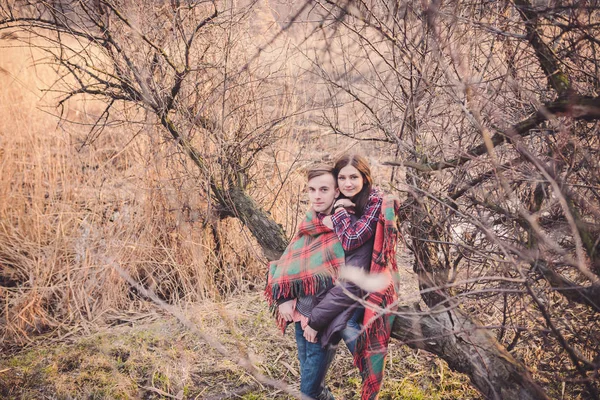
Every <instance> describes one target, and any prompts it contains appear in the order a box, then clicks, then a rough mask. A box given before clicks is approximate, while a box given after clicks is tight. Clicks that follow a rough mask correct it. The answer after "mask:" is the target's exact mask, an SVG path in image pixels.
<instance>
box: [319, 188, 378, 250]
mask: <svg viewBox="0 0 600 400" xmlns="http://www.w3.org/2000/svg"><path fill="white" fill-rule="evenodd" d="M382 202H383V197H382V196H380V195H379V194H378V193H376V192H373V193H371V196H370V197H369V202H368V203H367V206H366V207H365V211H364V212H363V215H362V216H361V217H360V218H359V219H358V220H357V221H356V222H355V223H352V220H351V219H350V214H349V213H348V211H346V209H345V208H340V209H338V210H337V211H336V212H335V214H334V215H333V216H332V217H331V221H332V222H333V228H334V230H335V233H336V234H337V236H338V238H339V239H340V242H341V243H342V247H343V248H344V250H345V251H349V250H354V249H356V248H358V247H360V246H362V245H363V244H364V243H365V242H366V241H367V240H369V239H371V237H373V235H375V228H376V227H377V221H378V220H379V214H380V213H381V203H382Z"/></svg>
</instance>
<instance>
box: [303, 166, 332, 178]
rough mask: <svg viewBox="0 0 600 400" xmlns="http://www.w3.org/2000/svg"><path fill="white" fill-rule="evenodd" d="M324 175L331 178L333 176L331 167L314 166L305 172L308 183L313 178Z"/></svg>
mask: <svg viewBox="0 0 600 400" xmlns="http://www.w3.org/2000/svg"><path fill="white" fill-rule="evenodd" d="M326 174H330V175H331V176H334V175H333V166H329V165H325V164H319V165H315V166H313V167H311V168H309V169H308V171H306V180H307V181H310V180H311V179H313V178H316V177H318V176H321V175H326Z"/></svg>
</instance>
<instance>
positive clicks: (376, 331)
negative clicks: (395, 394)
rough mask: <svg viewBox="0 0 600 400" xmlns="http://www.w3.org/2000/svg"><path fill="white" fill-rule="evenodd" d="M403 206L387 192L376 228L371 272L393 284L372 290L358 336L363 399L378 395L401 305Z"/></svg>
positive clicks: (357, 364) (356, 356) (357, 355)
mask: <svg viewBox="0 0 600 400" xmlns="http://www.w3.org/2000/svg"><path fill="white" fill-rule="evenodd" d="M399 207H400V202H399V200H398V199H397V198H395V197H393V196H386V197H385V198H384V199H383V203H382V205H381V214H380V217H379V221H378V223H377V228H376V230H375V239H374V240H375V243H374V245H373V258H372V262H371V271H370V273H372V274H386V275H388V277H389V282H390V284H389V286H388V287H387V288H386V289H384V290H382V291H381V292H372V293H370V294H369V295H368V296H367V300H366V301H367V305H366V307H365V316H364V320H363V324H364V326H365V331H364V332H363V334H361V335H360V336H359V338H358V341H357V346H356V352H355V355H354V362H355V364H356V366H357V367H358V369H359V370H360V374H361V376H362V380H363V383H362V392H361V399H362V400H372V399H377V397H378V395H379V390H380V388H381V383H382V381H383V372H384V366H385V358H386V355H387V349H388V343H389V341H390V335H391V332H392V324H393V322H394V315H393V313H391V312H393V311H394V310H395V309H396V308H397V304H396V302H397V299H398V295H397V287H398V281H399V276H398V265H397V263H396V244H397V243H398V236H399V230H398V224H397V219H398V217H397V215H398V209H399ZM369 305H370V307H369ZM382 309H385V311H382Z"/></svg>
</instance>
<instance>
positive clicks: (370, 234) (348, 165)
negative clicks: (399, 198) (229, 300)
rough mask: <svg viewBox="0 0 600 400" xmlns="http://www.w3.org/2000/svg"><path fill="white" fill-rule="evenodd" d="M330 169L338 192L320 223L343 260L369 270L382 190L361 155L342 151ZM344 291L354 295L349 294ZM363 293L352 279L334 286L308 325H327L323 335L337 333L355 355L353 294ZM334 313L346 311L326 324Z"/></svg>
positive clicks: (358, 309) (356, 309)
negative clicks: (330, 232) (331, 233)
mask: <svg viewBox="0 0 600 400" xmlns="http://www.w3.org/2000/svg"><path fill="white" fill-rule="evenodd" d="M333 173H334V176H335V178H336V180H337V184H338V189H339V190H340V193H341V195H340V197H339V198H338V199H337V200H336V201H335V202H334V204H333V207H334V208H333V210H334V214H333V216H327V217H325V218H324V219H323V224H324V225H326V226H328V227H329V228H331V229H333V230H334V231H335V233H336V235H337V236H338V238H339V240H340V242H341V244H342V247H343V249H344V252H345V254H346V261H345V264H346V265H347V266H352V267H357V268H360V269H362V270H364V271H366V272H369V270H370V267H371V258H372V254H373V240H374V236H375V229H376V227H377V221H378V220H379V214H380V212H381V204H382V200H383V196H382V193H381V192H380V191H379V190H377V189H374V188H373V179H372V176H371V169H370V168H369V164H368V162H367V160H366V159H365V157H363V156H360V155H358V154H354V155H351V154H346V155H343V156H342V157H340V158H339V159H338V160H337V161H336V162H335V165H334V167H333ZM346 291H348V292H350V293H351V294H352V295H353V296H348V295H347V294H346ZM364 295H365V293H364V292H363V291H362V290H361V289H360V288H359V287H358V286H356V285H355V284H353V283H351V282H348V283H346V284H344V285H342V286H338V287H337V288H334V289H333V290H331V291H330V292H329V293H328V294H327V297H326V299H325V301H324V302H322V304H321V306H319V307H316V308H315V309H313V312H312V315H311V318H310V322H309V325H310V326H311V327H313V328H315V329H316V330H321V329H323V328H324V327H326V326H328V329H327V331H326V332H325V334H324V335H323V336H324V337H325V338H328V337H330V336H333V335H336V334H337V333H339V334H340V335H341V336H342V337H343V338H344V341H345V342H346V346H347V347H348V350H350V352H351V353H352V354H353V355H354V353H355V346H356V338H357V336H358V334H359V333H360V330H361V326H360V324H359V321H360V319H361V318H362V314H363V308H362V306H361V305H360V303H358V302H357V301H356V300H355V298H356V297H363V296H364ZM353 297H354V298H353ZM332 307H335V308H337V312H332V310H331V308H332ZM337 314H342V315H345V318H344V317H341V318H338V319H336V321H339V324H329V323H330V321H328V320H327V318H326V317H327V316H331V315H337ZM346 321H347V323H346ZM340 324H341V325H340Z"/></svg>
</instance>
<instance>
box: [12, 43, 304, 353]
mask: <svg viewBox="0 0 600 400" xmlns="http://www.w3.org/2000/svg"><path fill="white" fill-rule="evenodd" d="M9 43H11V42H9ZM3 52H4V54H5V55H6V57H3V58H2V61H1V63H0V68H1V69H0V71H1V72H0V84H1V85H2V87H3V91H2V93H1V94H0V96H1V97H0V104H2V108H1V111H0V112H1V114H2V116H3V118H1V119H0V143H1V146H0V147H1V148H2V151H1V152H0V174H1V176H2V179H1V180H0V198H2V199H3V201H2V202H0V266H1V267H2V272H1V274H0V280H1V282H0V283H1V285H2V287H3V289H0V300H1V302H2V320H1V322H0V336H1V337H2V339H3V340H2V343H3V346H10V345H19V346H21V345H25V344H27V343H28V342H29V340H30V338H31V337H32V336H31V335H32V334H40V333H45V332H48V331H54V332H55V333H61V332H62V333H65V332H68V331H70V330H71V329H72V327H73V326H80V327H83V329H86V330H89V329H92V328H93V327H95V326H98V325H99V324H100V325H101V324H102V322H103V320H104V319H105V316H106V315H107V313H110V312H111V311H112V310H127V309H129V310H141V311H143V310H144V309H145V306H143V305H142V304H141V303H139V302H138V301H136V300H135V299H136V298H137V296H136V295H135V293H132V292H131V289H130V288H129V286H128V285H127V284H126V283H125V282H124V281H123V279H122V278H121V277H120V276H119V275H118V273H117V272H116V271H115V269H114V268H113V266H114V265H119V266H121V267H122V268H125V270H127V271H128V272H129V273H130V274H131V275H132V276H133V277H134V278H135V279H137V280H138V281H139V282H141V283H142V284H144V285H145V286H146V287H149V288H152V289H153V290H154V291H155V292H156V293H157V294H158V295H159V296H160V297H161V298H163V299H166V300H167V301H170V302H178V301H188V302H193V301H198V300H201V299H205V298H207V297H215V296H217V297H219V296H222V295H229V294H232V293H234V292H236V291H238V290H244V289H246V288H247V287H248V286H249V285H250V286H252V285H255V284H256V283H257V282H258V281H259V280H260V279H261V278H262V275H263V270H264V260H263V259H262V256H261V255H260V253H259V252H258V251H257V248H256V246H255V243H254V241H253V240H252V239H251V238H250V235H249V234H248V233H247V232H246V231H245V230H244V229H243V228H242V227H241V225H240V224H239V223H238V222H237V221H235V220H225V221H213V220H210V219H208V218H206V215H207V213H206V210H207V206H208V205H207V202H206V200H205V199H204V198H203V197H202V195H201V193H202V188H200V187H198V185H200V183H198V182H196V180H195V179H193V177H192V176H190V173H189V170H188V166H187V165H186V164H185V161H182V160H180V159H179V158H178V157H177V156H174V155H173V153H174V149H173V148H172V146H171V145H169V144H168V143H157V142H156V141H155V140H154V139H153V138H154V137H156V136H154V135H153V131H151V129H152V128H148V130H144V131H140V132H138V133H137V134H136V135H135V138H134V139H132V136H133V135H132V133H131V132H127V131H125V128H124V127H119V126H116V127H108V128H107V129H106V130H105V131H104V133H103V134H102V135H101V136H100V137H98V138H96V139H95V140H94V141H93V142H92V143H89V144H88V145H87V146H82V144H83V141H84V140H87V139H89V137H88V136H87V133H88V130H89V124H90V123H91V122H93V121H94V120H95V118H97V116H98V114H99V113H100V112H101V111H100V110H101V108H100V106H99V105H98V104H96V103H95V102H94V101H92V100H91V99H87V100H84V101H81V102H78V103H72V104H68V106H70V108H67V110H66V116H67V117H68V118H70V119H71V120H74V121H76V122H77V123H78V124H75V125H73V124H59V123H58V119H57V118H56V117H55V116H53V115H51V114H50V113H49V112H48V110H53V108H52V106H53V105H54V104H55V99H53V98H52V97H51V96H50V95H49V94H48V93H46V92H43V91H42V88H44V87H48V85H49V84H50V83H51V82H52V79H53V78H54V77H55V75H54V74H55V72H54V71H53V70H51V69H50V68H49V67H47V66H40V65H38V66H34V60H39V57H40V54H39V53H36V52H35V50H33V49H18V48H10V49H3ZM282 162H285V160H282ZM274 181H275V180H274ZM284 194H285V192H284ZM295 194H296V195H297V193H295ZM272 197H273V196H272ZM282 198H283V199H284V200H285V196H284V195H283V194H280V196H279V200H278V201H279V202H281V201H282V200H281V199H282ZM274 200H275V199H274V198H266V199H265V201H271V202H272V203H274V204H276V205H277V207H274V208H273V212H274V213H287V217H286V218H287V219H286V218H283V220H285V221H291V222H287V223H293V221H294V218H295V215H292V213H291V212H290V211H289V210H288V209H286V208H285V207H283V208H282V207H281V206H280V205H279V203H275V201H274ZM284 203H285V201H284ZM287 203H288V204H290V202H289V201H288V202H287ZM217 238H218V240H220V242H221V243H222V246H221V248H220V249H218V250H219V251H218V252H217V251H216V250H215V240H216V239H217Z"/></svg>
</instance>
